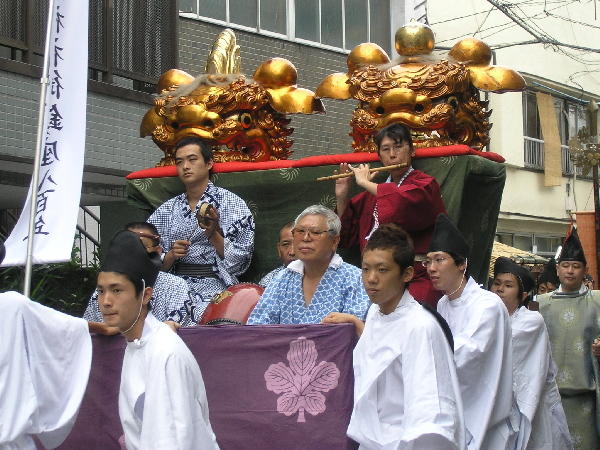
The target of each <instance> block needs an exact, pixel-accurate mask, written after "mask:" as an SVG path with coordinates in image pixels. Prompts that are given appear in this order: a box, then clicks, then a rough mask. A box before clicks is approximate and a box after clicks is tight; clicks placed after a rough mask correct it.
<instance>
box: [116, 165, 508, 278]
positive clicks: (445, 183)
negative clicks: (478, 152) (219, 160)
mask: <svg viewBox="0 0 600 450" xmlns="http://www.w3.org/2000/svg"><path fill="white" fill-rule="evenodd" d="M413 166H414V167H415V168H416V169H419V170H422V171H423V172H425V173H428V174H429V175H431V176H433V177H435V178H436V179H437V180H438V182H439V183H440V186H441V190H442V196H443V198H444V202H445V204H446V209H447V211H448V214H449V215H450V217H451V218H452V219H453V221H454V222H455V223H457V225H458V227H459V229H460V230H461V231H462V232H463V233H464V235H465V237H466V238H467V241H468V242H469V245H470V246H471V249H472V252H471V257H470V258H469V271H470V273H471V275H473V277H474V278H475V279H477V280H478V281H479V282H482V283H483V282H486V281H487V269H488V267H487V266H488V262H489V258H490V255H491V251H492V243H493V240H494V234H495V231H496V222H497V220H498V212H499V210H500V200H501V198H502V190H503V188H504V180H505V176H506V174H505V168H504V165H503V164H498V163H495V162H492V161H489V160H487V159H485V158H482V157H480V156H473V155H466V156H450V157H443V158H422V159H418V160H414V161H413ZM335 168H336V167H335V166H331V165H330V166H318V167H303V168H290V169H272V170H258V171H252V172H234V173H219V174H215V175H213V182H214V183H215V184H216V185H217V186H221V187H223V188H226V189H229V190H230V191H232V192H235V193H236V194H238V195H239V196H240V197H242V198H243V199H244V200H245V201H246V203H247V204H248V207H249V208H250V210H251V211H252V213H253V214H254V218H255V220H256V238H255V245H254V255H253V258H252V265H251V266H250V269H249V270H248V272H246V274H245V275H244V277H243V278H244V280H246V281H257V280H258V279H260V277H261V276H262V275H264V274H266V273H267V272H269V271H270V270H271V269H273V268H274V267H276V266H278V265H279V261H278V259H277V252H276V249H275V244H276V242H277V239H278V232H279V229H280V228H281V226H282V225H283V224H285V223H287V222H289V221H292V220H294V218H295V217H296V216H297V215H298V214H299V213H300V212H301V211H302V210H303V209H304V208H305V207H307V206H309V205H312V204H316V203H320V204H323V205H325V206H328V207H331V208H334V207H335V195H334V181H326V182H316V181H314V180H315V178H317V177H320V176H326V175H331V174H332V173H333V170H334V169H335ZM383 179H384V178H383ZM383 179H380V180H379V181H383ZM183 190H184V188H183V185H182V184H181V182H180V181H179V179H178V178H176V177H172V178H144V179H136V180H129V181H128V183H127V194H128V200H129V204H130V205H132V206H134V207H135V208H138V209H140V210H143V211H144V212H145V214H146V215H150V214H151V213H152V211H153V210H154V209H155V208H156V207H158V206H159V205H160V204H161V203H163V202H164V201H166V200H167V199H169V198H171V197H173V196H175V195H177V194H179V193H181V192H183ZM358 192H359V190H358V188H356V193H358ZM340 253H341V255H342V256H343V257H344V259H346V260H347V261H348V262H351V263H353V264H356V265H358V264H359V254H358V250H357V249H353V250H342V251H340Z"/></svg>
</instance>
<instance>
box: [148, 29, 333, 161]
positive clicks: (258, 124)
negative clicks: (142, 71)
mask: <svg viewBox="0 0 600 450" xmlns="http://www.w3.org/2000/svg"><path fill="white" fill-rule="evenodd" d="M205 72H206V73H205V74H202V75H200V76H198V77H193V76H192V75H190V74H188V73H186V72H184V71H182V70H178V69H171V70H169V71H167V72H165V73H164V74H163V75H162V76H161V77H160V79H159V81H158V85H157V89H158V93H159V96H158V97H157V98H156V99H155V101H154V107H153V108H151V109H150V110H149V111H148V112H147V113H146V115H145V116H144V118H143V119H142V123H141V125H140V135H141V136H142V137H144V136H152V140H153V141H154V142H155V143H156V145H157V146H158V147H160V149H161V150H163V152H164V153H165V156H164V158H162V159H161V161H160V162H159V163H158V164H157V165H159V166H165V165H173V164H174V163H175V160H174V155H173V150H174V147H175V144H176V143H177V142H178V141H179V140H181V139H182V138H184V137H187V136H198V137H200V138H202V139H205V140H206V141H207V142H208V143H209V144H210V145H211V146H212V147H213V153H214V159H215V161H216V162H226V161H269V160H276V159H287V158H288V157H289V156H290V155H291V153H292V150H291V146H292V141H291V140H290V139H289V138H288V137H289V136H290V134H292V132H293V129H292V128H289V127H288V125H289V123H290V119H288V118H287V117H286V115H287V114H313V113H319V112H324V108H323V104H322V102H321V100H319V99H318V98H316V96H315V94H314V92H312V91H309V90H308V89H302V88H298V87H297V85H296V83H297V79H298V72H297V70H296V68H295V67H294V65H293V64H292V63H291V62H289V61H288V60H286V59H283V58H273V59H270V60H268V61H266V62H264V63H263V64H261V65H260V66H259V67H258V68H257V69H256V71H255V72H254V76H253V78H252V79H248V78H246V77H245V76H244V75H242V74H241V73H240V49H239V46H238V45H237V43H236V39H235V34H234V33H233V31H231V30H229V29H226V30H224V31H223V32H222V33H221V34H219V36H218V38H217V40H216V41H215V43H214V44H213V47H212V50H211V52H210V55H209V57H208V61H207V63H206V68H205Z"/></svg>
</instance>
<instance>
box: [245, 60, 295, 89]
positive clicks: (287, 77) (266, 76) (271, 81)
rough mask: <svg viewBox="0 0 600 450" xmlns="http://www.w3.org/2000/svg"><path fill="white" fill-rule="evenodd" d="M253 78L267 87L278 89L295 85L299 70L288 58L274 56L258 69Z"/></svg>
mask: <svg viewBox="0 0 600 450" xmlns="http://www.w3.org/2000/svg"><path fill="white" fill-rule="evenodd" d="M253 78H254V80H255V81H256V82H257V83H259V84H261V85H262V86H264V87H265V88H267V89H277V88H280V87H284V86H295V85H296V83H297V82H298V71H297V70H296V67H295V66H294V65H293V64H292V63H291V62H290V61H288V60H287V59H284V58H272V59H269V60H268V61H265V62H264V63H262V64H261V65H260V66H259V67H258V69H256V72H254V76H253Z"/></svg>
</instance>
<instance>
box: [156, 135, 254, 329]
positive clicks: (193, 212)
mask: <svg viewBox="0 0 600 450" xmlns="http://www.w3.org/2000/svg"><path fill="white" fill-rule="evenodd" d="M175 165H176V167H177V175H178V177H179V179H180V180H181V181H182V183H183V184H184V186H185V192H184V193H183V194H179V195H177V196H176V197H173V198H172V199H170V200H167V201H166V202H165V203H163V204H162V205H160V206H159V207H158V208H157V210H156V211H155V212H154V213H153V214H152V215H151V216H150V218H149V219H148V222H150V223H152V224H154V225H155V226H156V228H157V229H158V232H159V234H160V236H161V241H162V247H163V249H164V251H165V254H164V258H163V270H165V271H171V272H172V273H175V274H176V275H179V276H181V277H183V278H184V279H185V280H186V281H187V283H188V285H189V288H190V293H191V294H193V295H194V297H195V300H196V305H195V306H194V308H193V311H192V316H193V320H194V321H195V322H196V323H197V321H198V319H199V318H200V316H201V315H202V312H203V311H204V309H205V308H206V306H207V305H208V302H209V301H210V300H211V298H212V297H213V296H214V295H215V294H217V293H219V292H221V291H223V290H224V289H225V288H226V287H227V286H231V285H233V284H237V283H238V279H237V277H238V276H239V275H241V274H242V273H244V272H245V271H246V270H247V269H248V266H249V265H250V259H251V258H252V250H253V247H254V218H253V217H252V213H251V212H250V210H249V209H248V206H247V205H246V203H245V202H244V201H243V200H242V199H241V198H240V197H238V196H237V195H235V194H234V193H232V192H230V191H228V190H226V189H223V188H220V187H217V186H215V185H214V184H212V183H211V181H210V179H209V175H210V170H211V168H212V166H213V156H212V150H211V149H210V147H209V146H208V145H207V144H206V143H205V142H204V141H202V140H201V139H200V138H197V137H187V138H184V139H182V140H181V141H179V143H178V144H177V145H176V147H175ZM207 203H208V204H210V205H211V206H209V207H207V206H206V205H204V206H203V204H207ZM201 210H203V212H204V211H206V212H205V217H204V219H203V220H202V221H201V222H200V221H199V220H198V218H197V216H198V213H199V212H200V211H201Z"/></svg>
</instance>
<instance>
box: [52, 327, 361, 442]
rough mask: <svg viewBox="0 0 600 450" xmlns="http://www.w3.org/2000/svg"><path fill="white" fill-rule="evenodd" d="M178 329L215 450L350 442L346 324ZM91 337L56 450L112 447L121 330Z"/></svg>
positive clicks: (117, 430)
mask: <svg viewBox="0 0 600 450" xmlns="http://www.w3.org/2000/svg"><path fill="white" fill-rule="evenodd" d="M179 335H180V336H181V337H182V339H183V340H184V341H185V343H186V344H187V345H188V347H189V348H190V349H191V351H192V353H193V354H194V356H195V357H196V359H197V360H198V364H199V365H200V369H201V370H202V376H203V378H204V383H205V385H206V393H207V397H208V404H209V409H210V421H211V424H212V427H213V431H214V433H215V435H216V437H217V441H218V443H219V446H220V447H221V449H223V450H227V449H271V448H272V449H282V448H285V449H308V448H310V449H328V450H329V449H347V448H355V447H356V446H355V445H354V443H353V442H352V441H350V440H349V439H348V438H347V437H346V428H347V426H348V422H349V421H350V415H351V413H352V397H353V384H354V378H353V373H352V350H353V348H354V344H355V343H356V335H355V332H354V327H353V326H352V325H349V324H344V325H264V326H259V325H254V326H218V327H211V326H201V327H192V328H183V329H181V330H180V331H179ZM92 341H93V346H94V353H93V359H92V370H91V374H90V380H89V383H88V388H87V392H86V394H85V397H84V399H83V403H82V406H81V410H80V412H79V416H78V418H77V422H76V424H75V426H74V428H73V431H72V432H71V434H70V435H69V437H68V438H67V440H66V441H65V442H64V443H63V445H62V446H60V447H59V448H60V449H78V450H79V449H82V448H86V449H107V450H110V449H115V450H116V449H119V448H120V445H119V442H118V441H119V437H120V436H121V435H122V434H123V432H122V429H121V425H120V422H119V411H118V395H119V382H120V373H121V364H122V360H123V353H124V349H125V341H124V339H123V338H122V337H121V336H113V337H105V336H94V337H93V339H92ZM65 376H68V374H65ZM278 411H280V412H278ZM198 448H201V443H198Z"/></svg>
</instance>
